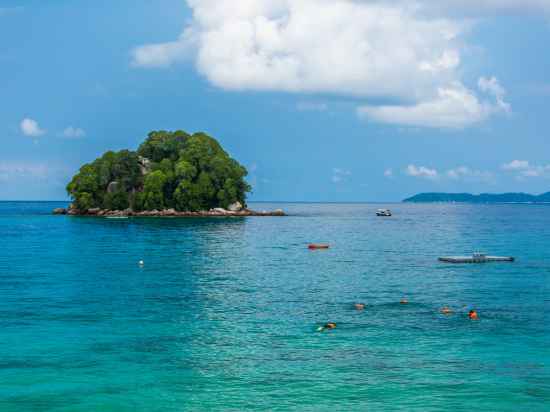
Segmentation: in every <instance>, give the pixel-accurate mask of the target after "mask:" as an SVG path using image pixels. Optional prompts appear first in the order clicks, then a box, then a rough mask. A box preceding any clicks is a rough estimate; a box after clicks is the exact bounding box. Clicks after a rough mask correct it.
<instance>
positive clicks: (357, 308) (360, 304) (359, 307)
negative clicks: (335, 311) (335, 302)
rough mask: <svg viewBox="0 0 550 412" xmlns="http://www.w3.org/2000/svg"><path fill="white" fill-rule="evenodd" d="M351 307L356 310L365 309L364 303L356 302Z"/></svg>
mask: <svg viewBox="0 0 550 412" xmlns="http://www.w3.org/2000/svg"><path fill="white" fill-rule="evenodd" d="M353 307H354V308H355V309H356V310H363V309H365V304H364V303H356V304H354V305H353Z"/></svg>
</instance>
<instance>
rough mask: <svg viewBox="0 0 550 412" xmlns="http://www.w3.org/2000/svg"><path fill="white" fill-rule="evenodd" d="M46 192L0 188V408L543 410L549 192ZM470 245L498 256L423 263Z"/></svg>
mask: <svg viewBox="0 0 550 412" xmlns="http://www.w3.org/2000/svg"><path fill="white" fill-rule="evenodd" d="M56 206H58V204H55V203H10V202H3V203H0V239H1V245H0V411H2V412H7V411H195V410H197V411H199V410H228V411H241V410H258V411H266V410H306V411H334V410H342V411H354V410H358V411H359V410H360V411H364V410H368V411H390V410H391V411H441V410H452V411H461V410H464V411H518V410H522V411H548V410H550V320H549V313H548V312H549V311H550V294H549V292H550V206H545V205H440V204H433V205H414V204H395V205H386V206H387V207H389V208H391V209H392V210H393V211H394V216H393V217H392V218H377V217H376V216H374V211H375V209H376V208H378V207H384V206H385V205H374V204H371V205H369V204H282V205H281V204H277V205H268V204H257V205H252V206H253V207H254V208H256V209H273V208H278V207H282V208H284V209H285V210H286V211H288V212H289V213H291V216H289V217H285V218H271V217H259V218H220V219H155V218H141V219H129V220H107V219H101V218H79V217H68V216H52V215H50V214H49V212H50V211H51V209H53V208H54V207H56ZM309 242H329V243H330V244H331V246H332V247H331V249H330V250H327V251H309V250H308V249H307V248H306V246H307V244H308V243H309ZM476 250H482V251H486V252H490V253H492V254H502V255H513V256H516V257H517V262H515V263H512V264H510V263H503V264H482V265H465V266H457V265H450V264H442V263H439V262H438V261H437V257H438V256H441V255H447V254H461V253H462V254H463V253H471V252H472V251H476ZM139 260H144V262H145V264H144V266H143V267H140V266H139V265H138V262H139ZM403 297H407V298H408V300H409V301H410V303H409V304H408V305H401V304H399V301H400V299H402V298H403ZM354 302H365V303H366V304H367V307H366V309H365V310H364V311H362V312H358V311H356V310H354V309H353V306H352V305H353V303H354ZM445 305H447V306H450V307H451V308H452V309H454V310H455V313H454V314H453V315H450V316H445V315H441V314H440V313H439V309H440V308H441V307H442V306H445ZM470 308H475V309H477V311H478V313H479V316H480V320H479V321H470V320H469V319H468V318H467V316H466V313H467V311H468V310H469V309H470ZM327 321H334V322H336V323H337V325H338V326H337V328H336V329H334V330H332V331H328V332H323V333H319V332H316V328H317V327H318V326H319V325H321V324H323V323H325V322H327Z"/></svg>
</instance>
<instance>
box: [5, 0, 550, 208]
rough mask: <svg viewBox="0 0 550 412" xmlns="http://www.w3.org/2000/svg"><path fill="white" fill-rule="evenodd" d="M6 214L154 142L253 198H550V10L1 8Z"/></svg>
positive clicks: (384, 1)
mask: <svg viewBox="0 0 550 412" xmlns="http://www.w3.org/2000/svg"><path fill="white" fill-rule="evenodd" d="M0 99H1V102H0V139H1V143H2V145H1V147H2V149H1V151H0V200H65V199H67V195H66V192H65V186H66V184H67V183H68V181H69V180H70V178H71V176H72V175H73V174H74V173H75V172H76V171H77V170H78V168H79V167H80V166H81V165H82V164H84V163H86V162H89V161H92V160H94V159H95V158H97V157H98V156H100V155H101V154H102V153H103V152H105V151H107V150H120V149H126V148H129V149H136V148H137V146H138V145H139V144H140V142H142V141H143V140H144V139H145V137H146V136H147V134H148V133H149V132H150V131H152V130H176V129H182V130H185V131H187V132H189V133H192V132H197V131H204V132H207V133H209V134H210V135H212V136H214V137H216V138H217V139H218V140H219V141H220V142H221V144H222V145H223V147H224V148H225V149H226V150H227V151H228V152H229V153H230V154H231V155H232V156H233V157H234V158H236V159H237V160H238V161H239V162H240V163H241V164H243V165H244V166H246V167H247V169H248V171H249V176H248V180H249V182H250V183H251V185H252V187H253V192H252V193H251V195H250V197H249V199H250V200H257V201H258V200H261V201H332V202H338V201H400V200H402V199H403V198H405V197H408V196H411V195H413V194H415V193H419V192H433V191H437V192H472V193H481V192H489V193H499V192H511V191H524V192H529V193H542V192H546V191H550V133H549V130H550V110H549V108H550V0H475V1H474V0H471V1H468V0H439V1H438V2H433V1H428V0H408V1H407V0H391V1H390V0H235V1H231V2H230V1H226V0H187V1H185V0H155V1H152V0H132V1H130V0H118V1H116V2H114V1H112V0H111V1H108V0H95V1H93V2H89V1H83V0H81V1H77V0H47V1H44V0H25V1H24V0H0Z"/></svg>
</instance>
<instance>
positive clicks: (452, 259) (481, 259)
mask: <svg viewBox="0 0 550 412" xmlns="http://www.w3.org/2000/svg"><path fill="white" fill-rule="evenodd" d="M439 260H440V261H441V262H447V263H488V262H513V261H514V260H515V258H513V257H512V256H488V255H486V254H485V253H474V254H473V255H472V256H443V257H440V258H439Z"/></svg>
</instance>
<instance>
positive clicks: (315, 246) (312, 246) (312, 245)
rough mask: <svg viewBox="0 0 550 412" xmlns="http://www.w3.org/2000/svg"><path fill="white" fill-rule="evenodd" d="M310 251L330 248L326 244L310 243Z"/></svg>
mask: <svg viewBox="0 0 550 412" xmlns="http://www.w3.org/2000/svg"><path fill="white" fill-rule="evenodd" d="M307 247H308V249H312V250H313V249H328V248H329V247H330V246H329V245H327V244H325V243H310V244H309V245H308V246H307Z"/></svg>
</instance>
